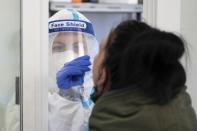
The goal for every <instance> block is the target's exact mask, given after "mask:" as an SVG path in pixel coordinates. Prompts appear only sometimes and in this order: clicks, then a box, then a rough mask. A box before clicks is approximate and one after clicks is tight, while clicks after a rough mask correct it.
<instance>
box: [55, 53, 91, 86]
mask: <svg viewBox="0 0 197 131" xmlns="http://www.w3.org/2000/svg"><path fill="white" fill-rule="evenodd" d="M90 65H91V63H90V57H89V56H87V55H85V56H82V57H78V58H76V59H74V60H73V61H71V62H69V63H66V64H64V67H63V68H62V69H61V70H60V71H59V72H57V74H56V80H57V85H58V87H59V88H60V89H69V88H71V87H73V86H77V85H82V84H83V83H84V75H85V72H87V71H90V68H89V67H88V66H90Z"/></svg>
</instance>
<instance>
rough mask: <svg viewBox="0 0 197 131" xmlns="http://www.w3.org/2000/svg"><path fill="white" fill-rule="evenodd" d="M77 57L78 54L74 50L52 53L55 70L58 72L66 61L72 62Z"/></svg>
mask: <svg viewBox="0 0 197 131" xmlns="http://www.w3.org/2000/svg"><path fill="white" fill-rule="evenodd" d="M77 57H78V54H76V53H75V52H74V51H72V50H67V51H65V52H59V53H54V54H52V64H53V70H54V71H55V73H57V72H58V71H59V70H60V69H61V68H62V67H63V66H64V64H65V63H67V62H70V61H72V60H73V59H75V58H77Z"/></svg>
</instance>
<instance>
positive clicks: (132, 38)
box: [104, 21, 186, 104]
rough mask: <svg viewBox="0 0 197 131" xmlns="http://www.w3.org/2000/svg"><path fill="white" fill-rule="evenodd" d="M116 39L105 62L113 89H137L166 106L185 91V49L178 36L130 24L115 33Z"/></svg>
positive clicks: (111, 44) (107, 49) (120, 26)
mask: <svg viewBox="0 0 197 131" xmlns="http://www.w3.org/2000/svg"><path fill="white" fill-rule="evenodd" d="M112 38H113V39H112V40H111V41H110V40H109V41H108V42H109V43H108V46H107V48H106V57H105V61H104V66H106V68H107V69H108V71H109V74H110V82H111V90H113V89H117V88H124V87H128V86H130V87H137V89H138V90H139V91H140V92H142V93H143V94H145V95H147V96H148V97H150V98H152V99H153V102H154V103H156V104H165V103H167V102H169V101H170V100H172V99H173V98H174V97H175V96H176V95H177V94H178V93H179V92H180V91H181V90H182V89H183V87H184V85H185V82H186V74H185V71H184V68H183V66H182V65H181V64H180V62H179V59H180V58H181V57H182V55H183V54H184V52H185V48H184V43H183V41H182V40H181V39H180V38H179V37H178V36H176V35H174V34H173V33H169V32H164V31H160V30H158V29H154V28H151V27H150V26H148V25H147V24H145V23H142V22H137V21H126V22H123V23H121V24H120V25H119V26H118V27H117V28H116V29H115V30H114V31H113V37H112ZM131 85H135V86H131Z"/></svg>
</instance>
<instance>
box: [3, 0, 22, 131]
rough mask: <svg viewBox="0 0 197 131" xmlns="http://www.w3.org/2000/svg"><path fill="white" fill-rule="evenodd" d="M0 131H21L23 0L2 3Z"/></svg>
mask: <svg viewBox="0 0 197 131" xmlns="http://www.w3.org/2000/svg"><path fill="white" fill-rule="evenodd" d="M0 12H1V21H0V25H3V26H1V31H0V40H1V42H0V73H1V74H0V131H20V105H19V104H20V103H19V91H20V90H19V88H20V85H19V81H20V80H19V78H20V0H14V1H13V0H3V1H1V4H0Z"/></svg>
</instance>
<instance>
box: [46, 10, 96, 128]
mask: <svg viewBox="0 0 197 131" xmlns="http://www.w3.org/2000/svg"><path fill="white" fill-rule="evenodd" d="M65 50H66V51H65ZM97 51H98V42H97V40H96V39H95V35H94V31H93V27H92V24H91V22H90V21H89V20H88V19H87V18H86V17H85V16H84V15H82V14H81V13H79V12H77V11H76V10H73V9H64V10H61V11H59V12H57V13H56V14H54V15H53V16H52V17H51V18H50V19H49V73H50V75H49V95H48V101H49V131H87V130H88V120H89V116H90V114H91V111H92V107H93V105H94V104H93V102H92V101H91V100H90V94H91V92H92V91H93V81H92V73H91V71H89V72H87V73H86V74H85V77H84V84H83V85H82V86H83V88H76V87H71V88H70V89H67V90H60V89H59V88H58V87H57V85H56V78H55V74H56V73H57V71H58V70H60V68H61V67H62V66H63V64H65V62H69V61H71V60H73V59H74V58H77V57H79V56H83V55H89V56H90V58H91V62H92V60H93V58H94V56H95V54H96V53H97ZM79 86H81V85H79ZM76 94H79V95H80V96H82V97H78V98H77V97H76V96H77V95H76Z"/></svg>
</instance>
